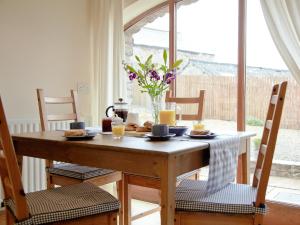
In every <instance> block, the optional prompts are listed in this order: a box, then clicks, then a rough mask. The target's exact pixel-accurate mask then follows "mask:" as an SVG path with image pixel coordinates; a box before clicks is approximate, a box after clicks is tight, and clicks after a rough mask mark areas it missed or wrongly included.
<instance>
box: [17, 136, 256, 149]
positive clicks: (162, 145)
mask: <svg viewBox="0 0 300 225" xmlns="http://www.w3.org/2000/svg"><path fill="white" fill-rule="evenodd" d="M63 134H64V132H63V131H46V132H32V133H21V134H16V135H13V140H14V141H26V142H43V143H44V144H45V142H47V143H49V144H56V145H65V146H70V145H72V146H78V147H79V146H81V147H86V148H101V149H102V150H103V149H105V150H109V151H125V152H128V151H132V152H140V153H142V152H146V153H148V154H162V155H172V154H176V155H177V154H180V153H187V152H189V151H199V150H201V149H207V148H208V143H206V142H205V140H190V141H189V139H187V138H182V137H178V138H172V139H171V140H169V141H159V142H153V141H149V140H148V139H147V138H137V137H127V136H125V137H123V138H122V139H120V140H116V139H113V138H112V136H111V135H101V134H100V135H97V136H96V137H95V138H94V139H93V140H76V141H68V140H66V138H65V137H63ZM230 134H231V135H239V136H240V137H241V138H248V137H252V136H255V133H253V132H234V133H230Z"/></svg>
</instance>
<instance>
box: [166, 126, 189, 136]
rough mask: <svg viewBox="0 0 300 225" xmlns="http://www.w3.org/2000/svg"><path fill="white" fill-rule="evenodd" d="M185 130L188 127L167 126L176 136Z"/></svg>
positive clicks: (182, 133)
mask: <svg viewBox="0 0 300 225" xmlns="http://www.w3.org/2000/svg"><path fill="white" fill-rule="evenodd" d="M187 130H188V127H186V126H174V127H169V133H171V134H176V136H182V135H184V134H185V132H186V131H187Z"/></svg>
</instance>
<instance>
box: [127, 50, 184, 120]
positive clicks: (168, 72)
mask: <svg viewBox="0 0 300 225" xmlns="http://www.w3.org/2000/svg"><path fill="white" fill-rule="evenodd" d="M152 58H153V55H150V56H149V57H148V58H147V59H146V61H145V62H142V61H141V59H140V58H139V57H138V56H135V59H136V63H137V66H138V67H137V68H134V67H133V66H131V65H129V64H126V63H124V69H125V71H126V72H127V75H128V78H129V80H131V81H134V80H137V82H138V85H139V87H140V91H141V92H142V93H148V94H149V96H150V97H151V100H152V106H153V117H154V120H155V123H157V122H158V113H159V110H160V106H159V105H160V102H161V98H162V95H163V94H164V93H165V92H166V91H167V90H168V89H169V85H170V84H171V83H172V82H173V81H174V80H175V79H176V70H178V69H179V66H180V65H181V63H182V60H181V59H178V60H176V61H175V62H174V64H173V65H172V66H171V67H168V65H167V59H168V54H167V51H166V50H164V51H163V63H162V64H159V63H153V62H152Z"/></svg>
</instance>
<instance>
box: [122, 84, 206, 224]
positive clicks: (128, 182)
mask: <svg viewBox="0 0 300 225" xmlns="http://www.w3.org/2000/svg"><path fill="white" fill-rule="evenodd" d="M204 94H205V91H204V90H200V91H199V95H198V97H189V98H183V97H172V96H171V92H170V91H168V92H167V93H166V99H165V102H175V103H176V104H180V105H181V104H184V105H185V104H188V105H190V104H197V105H198V108H197V113H196V114H182V115H180V114H177V115H176V117H177V119H181V120H198V121H200V120H202V116H203V108H204ZM179 117H181V118H179ZM199 172H200V170H199V169H198V170H194V171H192V172H189V173H186V174H183V175H181V176H179V177H177V181H178V182H180V181H181V180H183V179H185V178H190V177H193V178H195V179H198V174H199ZM124 176H125V178H124V181H123V182H124V186H125V189H126V191H125V190H124V201H126V204H125V205H126V206H125V205H124V206H125V207H126V210H124V215H125V216H126V215H128V217H126V218H125V219H128V220H129V221H127V223H128V224H130V223H131V221H134V220H137V219H140V218H142V217H144V216H148V215H150V214H152V213H155V212H157V211H160V207H157V208H154V209H151V210H149V211H146V212H142V213H140V214H138V215H135V216H132V215H131V200H132V199H138V200H142V201H148V202H152V203H158V204H159V203H160V180H159V179H157V178H149V177H144V176H138V175H132V174H125V175H124Z"/></svg>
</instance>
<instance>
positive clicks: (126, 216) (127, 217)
mask: <svg viewBox="0 0 300 225" xmlns="http://www.w3.org/2000/svg"><path fill="white" fill-rule="evenodd" d="M123 196H124V198H123V202H124V204H123V205H124V206H123V222H124V225H131V199H132V197H131V190H130V185H129V183H128V176H127V175H126V174H124V176H123Z"/></svg>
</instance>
